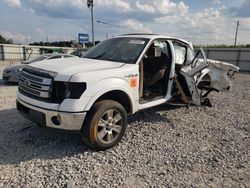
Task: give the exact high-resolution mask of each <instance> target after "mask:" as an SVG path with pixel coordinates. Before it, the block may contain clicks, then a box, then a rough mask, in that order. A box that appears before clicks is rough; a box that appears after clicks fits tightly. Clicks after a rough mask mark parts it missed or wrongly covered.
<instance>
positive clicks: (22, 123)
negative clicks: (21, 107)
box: [0, 105, 180, 165]
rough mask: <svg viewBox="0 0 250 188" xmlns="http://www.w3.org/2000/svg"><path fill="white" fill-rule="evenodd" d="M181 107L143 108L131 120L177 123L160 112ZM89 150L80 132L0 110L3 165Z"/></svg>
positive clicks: (10, 111)
mask: <svg viewBox="0 0 250 188" xmlns="http://www.w3.org/2000/svg"><path fill="white" fill-rule="evenodd" d="M179 107H180V106H175V105H162V106H158V107H155V108H152V109H148V110H144V111H141V112H139V113H136V114H135V115H133V116H131V117H130V118H129V121H128V123H133V122H135V121H142V122H145V123H147V122H150V123H157V122H159V121H166V122H169V124H170V126H174V125H172V124H171V122H170V120H168V119H167V118H166V117H164V116H161V115H160V114H159V113H158V112H159V111H165V110H173V109H176V108H179ZM87 150H88V148H87V147H86V146H85V145H84V144H83V142H82V139H81V135H80V133H78V132H70V131H62V130H56V129H50V128H44V127H39V126H37V125H35V124H34V123H32V122H30V121H28V120H26V119H25V118H23V117H22V116H21V115H20V114H19V113H18V112H17V110H16V109H8V110H2V111H0V165H1V164H19V163H20V162H23V161H28V160H33V159H37V160H39V159H45V160H46V159H61V158H63V157H71V156H73V155H77V154H80V153H81V154H82V153H84V152H85V151H87Z"/></svg>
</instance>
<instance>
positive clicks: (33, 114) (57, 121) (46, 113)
mask: <svg viewBox="0 0 250 188" xmlns="http://www.w3.org/2000/svg"><path fill="white" fill-rule="evenodd" d="M16 105H17V110H18V111H19V112H20V113H21V114H22V115H23V116H24V117H25V118H27V119H29V120H31V121H33V122H35V123H38V124H39V125H41V126H45V127H50V128H56V129H64V130H74V131H80V130H81V128H82V125H83V122H84V119H85V117H86V114H87V112H80V113H69V112H59V111H54V110H48V109H43V108H39V107H36V106H33V105H30V104H28V103H26V102H24V101H22V100H20V99H17V101H16Z"/></svg>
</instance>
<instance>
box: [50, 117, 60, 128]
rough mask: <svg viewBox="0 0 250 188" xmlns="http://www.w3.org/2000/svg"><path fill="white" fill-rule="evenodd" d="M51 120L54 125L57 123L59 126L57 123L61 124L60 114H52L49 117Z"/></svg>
mask: <svg viewBox="0 0 250 188" xmlns="http://www.w3.org/2000/svg"><path fill="white" fill-rule="evenodd" d="M51 121H52V123H54V124H55V125H57V126H59V125H61V122H62V121H61V116H60V115H57V116H53V117H52V118H51Z"/></svg>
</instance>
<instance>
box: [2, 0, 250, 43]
mask: <svg viewBox="0 0 250 188" xmlns="http://www.w3.org/2000/svg"><path fill="white" fill-rule="evenodd" d="M94 3H95V6H94V12H95V20H101V21H103V22H106V23H108V24H100V23H97V22H95V35H96V39H97V40H103V39H105V38H106V33H108V35H109V37H111V36H116V35H119V34H122V33H131V32H133V33H135V32H147V33H161V34H167V35H170V36H177V37H181V38H184V39H188V40H190V41H192V42H193V43H195V44H233V43H234V36H235V29H236V21H237V20H240V28H239V40H238V42H239V43H240V44H246V43H248V44H250V0H237V1H233V0H185V1H184V0H183V1H181V0H127V1H125V0H94ZM0 17H1V19H0V34H1V35H3V36H4V37H6V38H12V39H13V40H14V42H15V43H23V44H24V43H26V42H28V43H30V42H34V41H46V40H47V36H48V38H49V41H57V40H76V39H77V34H78V33H89V34H90V33H91V22H90V11H89V9H88V8H87V5H86V0H1V1H0Z"/></svg>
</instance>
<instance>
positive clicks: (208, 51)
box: [207, 49, 210, 59]
mask: <svg viewBox="0 0 250 188" xmlns="http://www.w3.org/2000/svg"><path fill="white" fill-rule="evenodd" d="M209 53H210V50H209V49H207V58H208V59H209Z"/></svg>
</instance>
